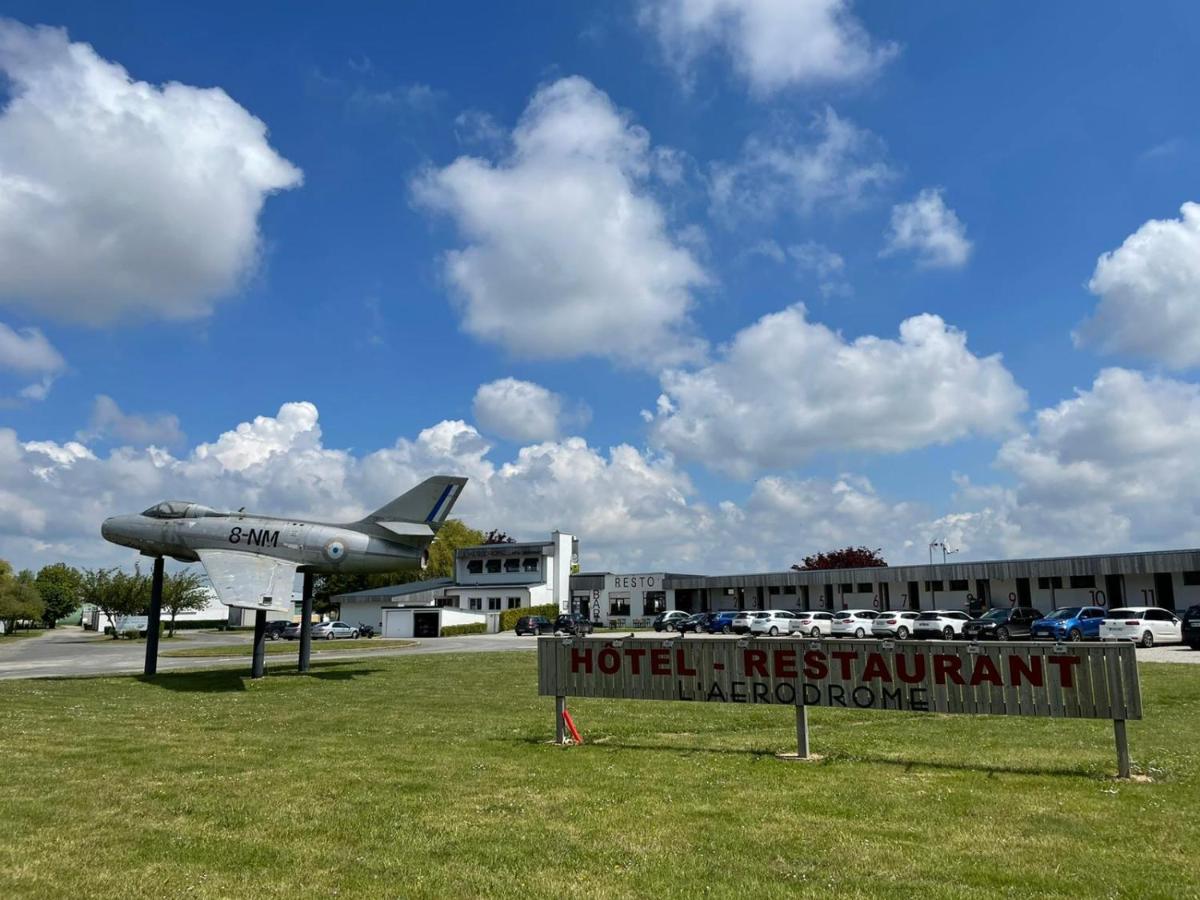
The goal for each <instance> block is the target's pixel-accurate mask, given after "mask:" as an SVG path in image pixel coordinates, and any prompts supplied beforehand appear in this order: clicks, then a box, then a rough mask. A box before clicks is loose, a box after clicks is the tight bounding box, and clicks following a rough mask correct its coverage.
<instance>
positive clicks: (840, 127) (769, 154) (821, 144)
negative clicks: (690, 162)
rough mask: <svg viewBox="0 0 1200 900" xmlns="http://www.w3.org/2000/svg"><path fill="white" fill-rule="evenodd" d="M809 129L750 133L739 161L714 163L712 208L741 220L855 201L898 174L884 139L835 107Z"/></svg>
mask: <svg viewBox="0 0 1200 900" xmlns="http://www.w3.org/2000/svg"><path fill="white" fill-rule="evenodd" d="M808 132H809V134H810V135H811V137H812V139H811V140H803V139H801V138H798V137H797V136H796V135H794V134H791V133H787V132H783V131H780V132H776V133H772V134H769V135H754V136H751V137H750V138H749V139H747V141H746V143H745V146H744V147H743V148H742V155H741V157H740V158H739V159H738V160H737V161H736V162H734V163H718V164H715V165H714V166H713V167H712V171H711V175H710V179H709V200H710V203H711V205H712V212H713V214H714V215H715V216H717V217H718V218H721V219H724V220H726V221H737V220H740V219H756V218H758V219H761V218H767V217H769V216H773V215H776V214H778V213H779V212H781V211H795V212H799V213H802V214H808V213H811V212H813V210H814V209H816V208H818V207H830V208H834V209H840V208H846V207H854V206H858V205H860V204H862V203H863V202H864V201H865V200H866V199H867V198H869V197H870V196H871V195H872V194H873V193H874V192H875V191H877V190H878V189H879V188H880V187H882V186H883V185H886V184H887V183H888V182H890V181H891V180H892V179H893V177H894V173H893V171H892V169H891V166H889V165H888V164H887V162H886V160H885V158H884V155H885V154H884V147H883V142H882V141H880V140H879V138H877V137H876V136H875V135H873V134H872V133H871V132H869V131H866V130H865V129H862V128H859V127H858V126H857V125H855V124H854V123H853V122H851V121H849V120H847V119H843V118H842V117H840V116H839V115H838V114H837V113H836V112H834V110H833V109H832V108H831V107H826V108H825V109H824V111H823V112H822V113H821V114H819V115H817V116H815V117H814V118H813V120H812V122H811V124H810V125H809V128H808Z"/></svg>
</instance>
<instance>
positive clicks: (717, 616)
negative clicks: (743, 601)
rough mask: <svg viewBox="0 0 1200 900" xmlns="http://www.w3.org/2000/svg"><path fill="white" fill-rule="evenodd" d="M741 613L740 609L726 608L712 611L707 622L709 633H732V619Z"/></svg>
mask: <svg viewBox="0 0 1200 900" xmlns="http://www.w3.org/2000/svg"><path fill="white" fill-rule="evenodd" d="M741 614H742V611H741V610H740V609H726V610H723V611H721V612H718V613H714V614H713V617H712V619H711V620H710V621H709V623H708V633H709V634H733V620H734V619H736V618H737V617H738V616H740V615H741Z"/></svg>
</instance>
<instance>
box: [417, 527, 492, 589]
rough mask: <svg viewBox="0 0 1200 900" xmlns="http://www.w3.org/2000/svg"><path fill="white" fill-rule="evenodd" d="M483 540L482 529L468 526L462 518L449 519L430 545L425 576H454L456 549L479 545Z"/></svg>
mask: <svg viewBox="0 0 1200 900" xmlns="http://www.w3.org/2000/svg"><path fill="white" fill-rule="evenodd" d="M483 542H484V533H483V532H482V531H479V530H478V529H475V528H468V527H467V526H466V525H464V524H463V523H462V520H460V519H447V520H446V521H445V522H444V523H442V527H441V528H439V529H438V533H437V537H435V538H434V539H433V543H432V544H430V545H429V565H428V566H427V567H426V569H425V575H424V577H425V578H453V577H454V551H455V550H460V549H462V548H463V547H478V546H479V545H480V544H482V543H483Z"/></svg>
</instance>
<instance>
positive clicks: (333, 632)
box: [312, 622, 358, 641]
mask: <svg viewBox="0 0 1200 900" xmlns="http://www.w3.org/2000/svg"><path fill="white" fill-rule="evenodd" d="M312 636H313V640H314V641H315V640H318V639H324V640H327V641H332V640H333V639H334V638H356V637H358V629H357V628H355V627H353V626H351V625H347V624H346V623H345V622H322V623H321V624H320V625H314V626H313V627H312Z"/></svg>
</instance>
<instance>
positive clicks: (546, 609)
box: [500, 603, 558, 631]
mask: <svg viewBox="0 0 1200 900" xmlns="http://www.w3.org/2000/svg"><path fill="white" fill-rule="evenodd" d="M557 615H558V605H557V604H555V603H544V604H542V605H541V606H525V607H521V608H518V609H506V610H505V611H504V612H502V613H500V630H501V631H512V630H513V629H514V628H516V627H517V619H519V618H521V616H545V617H546V618H547V619H553V618H554V617H555V616H557Z"/></svg>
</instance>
